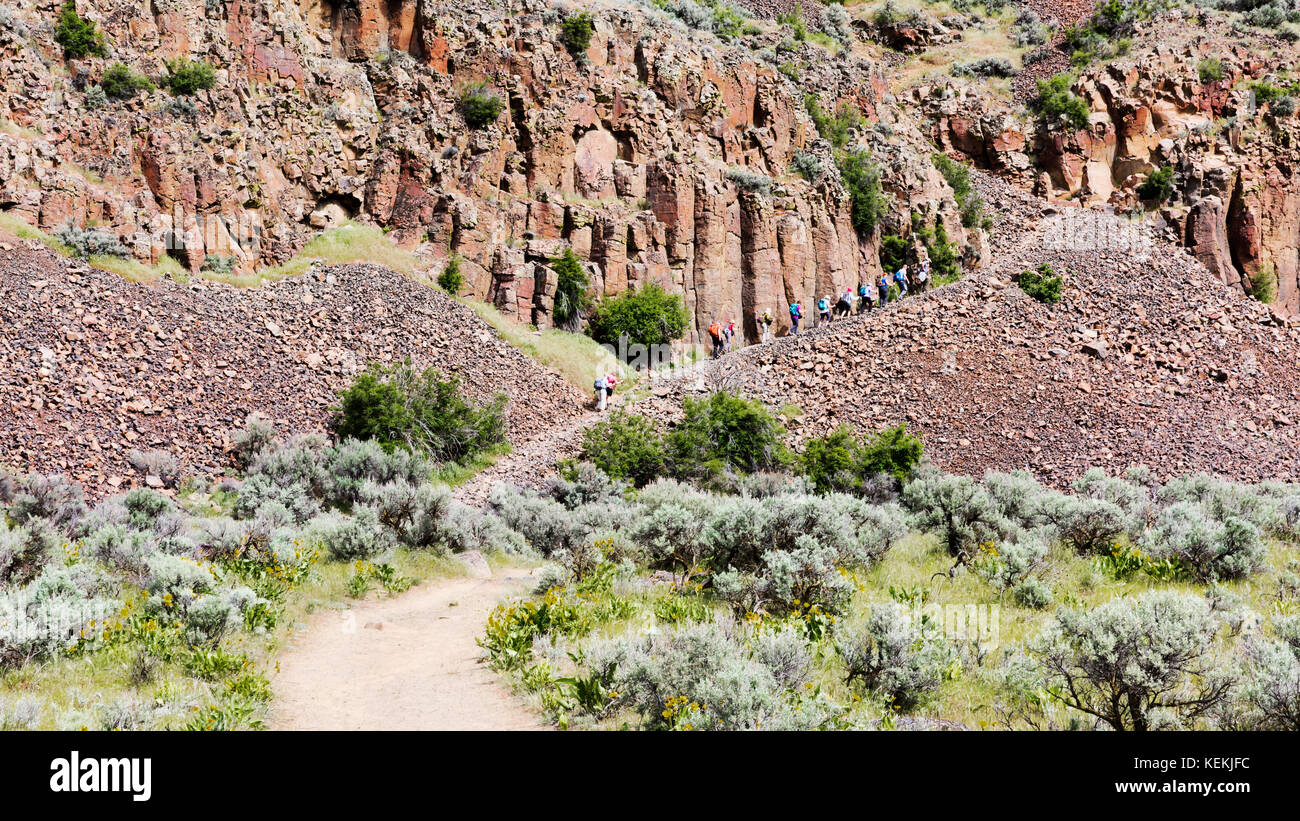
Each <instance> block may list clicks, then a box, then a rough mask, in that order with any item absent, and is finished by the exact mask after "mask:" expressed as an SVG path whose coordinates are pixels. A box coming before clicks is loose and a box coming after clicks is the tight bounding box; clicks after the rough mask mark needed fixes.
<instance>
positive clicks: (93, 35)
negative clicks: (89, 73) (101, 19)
mask: <svg viewBox="0 0 1300 821" xmlns="http://www.w3.org/2000/svg"><path fill="white" fill-rule="evenodd" d="M54 42H56V43H58V44H59V45H61V46H63V55H64V56H65V57H69V58H72V59H74V60H77V59H80V58H82V57H103V56H104V55H105V54H107V53H108V47H107V46H106V45H105V44H104V32H102V31H100V30H99V26H97V25H96V24H95V23H94V21H92V20H84V19H82V18H81V16H80V15H78V14H77V4H76V2H75V0H64V3H63V7H62V8H61V9H60V10H59V22H58V24H56V25H55V27H54Z"/></svg>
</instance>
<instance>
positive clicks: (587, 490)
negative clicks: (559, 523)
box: [545, 462, 629, 510]
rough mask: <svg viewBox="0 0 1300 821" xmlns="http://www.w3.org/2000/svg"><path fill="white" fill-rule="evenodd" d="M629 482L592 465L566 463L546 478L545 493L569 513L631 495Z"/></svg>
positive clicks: (586, 463) (587, 463)
mask: <svg viewBox="0 0 1300 821" xmlns="http://www.w3.org/2000/svg"><path fill="white" fill-rule="evenodd" d="M628 489H629V486H628V483H627V482H625V481H623V480H621V479H614V478H612V477H611V476H609V475H608V474H607V473H605V472H604V471H602V470H601V469H600V468H598V467H596V466H595V465H593V464H592V463H590V462H578V463H576V464H564V465H560V466H559V472H558V473H557V474H556V475H554V476H549V477H547V480H546V485H545V491H546V494H547V495H548V496H550V497H551V498H552V499H554V500H555V501H557V502H559V503H560V504H562V505H564V506H565V507H566V508H568V509H569V510H574V509H576V508H578V507H581V506H583V505H591V504H595V503H598V502H614V501H617V500H620V499H622V498H623V497H624V496H625V495H626V494H627V492H628Z"/></svg>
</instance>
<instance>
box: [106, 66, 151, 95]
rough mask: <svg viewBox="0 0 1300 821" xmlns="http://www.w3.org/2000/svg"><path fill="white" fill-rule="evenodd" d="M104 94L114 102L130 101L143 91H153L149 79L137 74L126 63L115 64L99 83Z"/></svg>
mask: <svg viewBox="0 0 1300 821" xmlns="http://www.w3.org/2000/svg"><path fill="white" fill-rule="evenodd" d="M99 85H100V87H101V88H103V89H104V93H105V94H107V95H108V96H109V97H111V98H112V99H114V100H129V99H131V98H132V97H134V96H135V95H136V94H138V93H140V92H141V91H153V90H154V84H153V83H152V82H150V81H149V78H148V77H145V76H144V75H141V74H136V73H135V72H134V71H132V70H131V69H130V68H129V67H128V66H127V65H126V64H125V63H114V64H113V65H111V66H109V68H108V71H105V72H104V77H103V79H101V80H100V81H99Z"/></svg>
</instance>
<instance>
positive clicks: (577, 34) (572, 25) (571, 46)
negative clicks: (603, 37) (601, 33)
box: [560, 11, 596, 60]
mask: <svg viewBox="0 0 1300 821" xmlns="http://www.w3.org/2000/svg"><path fill="white" fill-rule="evenodd" d="M595 33H596V24H595V22H593V20H592V18H591V15H590V14H588V13H587V12H585V11H580V12H578V13H577V14H570V15H569V16H568V17H565V18H564V22H562V23H560V41H561V42H562V43H564V48H565V49H566V50H568V52H569V54H571V55H573V58H574V59H575V60H581V59H582V58H583V57H585V56H586V53H587V47H588V46H590V45H591V36H592V35H593V34H595Z"/></svg>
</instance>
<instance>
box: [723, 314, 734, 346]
mask: <svg viewBox="0 0 1300 821" xmlns="http://www.w3.org/2000/svg"><path fill="white" fill-rule="evenodd" d="M735 344H736V323H735V322H733V321H732V320H730V319H728V320H727V324H726V325H725V326H723V328H722V350H723V352H725V353H731V349H732V347H733V346H734V345H735Z"/></svg>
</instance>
